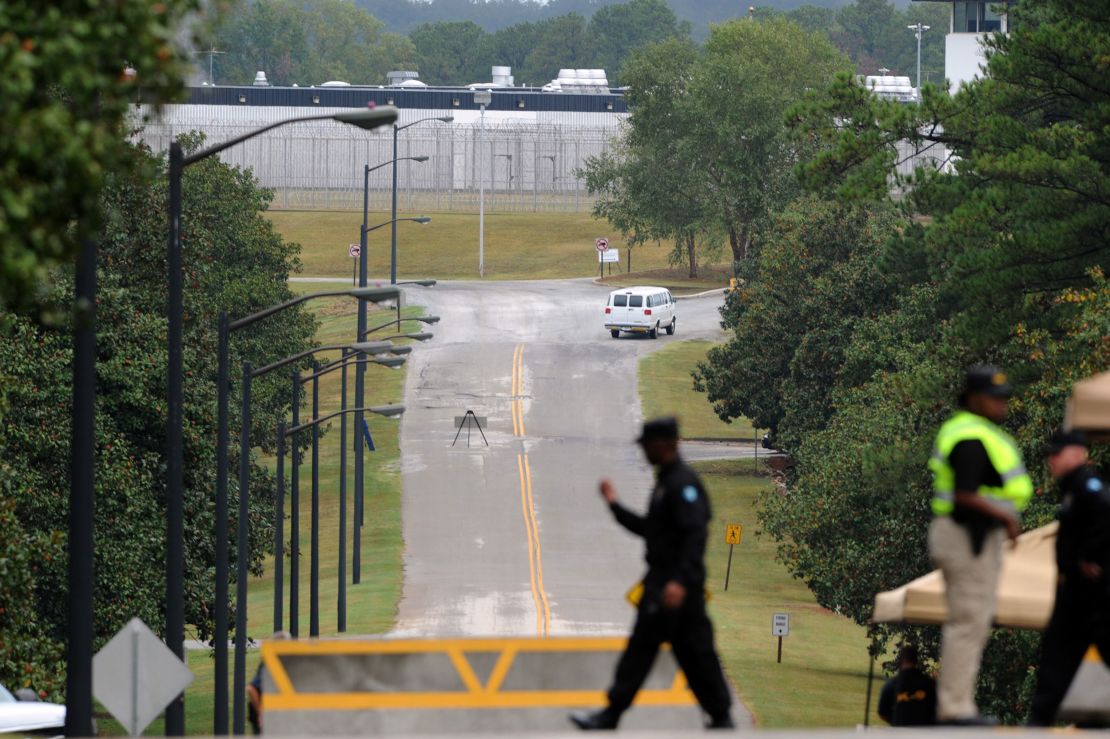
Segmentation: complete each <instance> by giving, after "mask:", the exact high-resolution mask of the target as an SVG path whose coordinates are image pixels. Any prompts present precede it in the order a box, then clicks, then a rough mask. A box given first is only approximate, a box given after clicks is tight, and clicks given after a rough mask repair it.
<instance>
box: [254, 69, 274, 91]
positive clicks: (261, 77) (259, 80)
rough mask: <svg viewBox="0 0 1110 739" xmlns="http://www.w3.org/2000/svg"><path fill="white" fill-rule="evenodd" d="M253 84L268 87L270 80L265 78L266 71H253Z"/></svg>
mask: <svg viewBox="0 0 1110 739" xmlns="http://www.w3.org/2000/svg"><path fill="white" fill-rule="evenodd" d="M254 86H255V87H269V86H270V82H269V80H267V79H266V73H265V72H263V71H262V70H261V69H260V70H258V71H257V72H255V73H254Z"/></svg>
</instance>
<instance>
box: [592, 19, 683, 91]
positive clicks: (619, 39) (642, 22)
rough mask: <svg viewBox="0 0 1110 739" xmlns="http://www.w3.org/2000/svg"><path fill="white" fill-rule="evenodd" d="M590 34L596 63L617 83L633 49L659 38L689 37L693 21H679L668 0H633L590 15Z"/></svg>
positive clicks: (611, 82) (611, 80) (659, 39)
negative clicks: (665, 0)
mask: <svg viewBox="0 0 1110 739" xmlns="http://www.w3.org/2000/svg"><path fill="white" fill-rule="evenodd" d="M589 35H590V39H591V44H592V45H593V48H594V59H593V61H594V64H596V65H597V66H598V67H600V68H602V69H605V70H607V74H608V78H609V82H610V84H614V83H619V82H620V69H621V67H622V65H623V64H624V62H625V60H626V59H627V58H628V56H629V55H630V54H631V53H632V52H634V51H635V50H637V49H639V48H641V47H643V46H644V45H646V44H649V43H654V42H656V41H663V40H665V39H668V38H684V37H688V36H689V35H690V24H689V23H687V22H682V21H679V20H678V16H676V15H675V13H674V11H673V10H671V9H670V7H669V6H668V5H667V3H666V2H664V0H630V2H627V3H623V4H619V5H607V6H605V7H602V8H598V10H597V12H596V13H594V15H593V17H592V18H590V24H589Z"/></svg>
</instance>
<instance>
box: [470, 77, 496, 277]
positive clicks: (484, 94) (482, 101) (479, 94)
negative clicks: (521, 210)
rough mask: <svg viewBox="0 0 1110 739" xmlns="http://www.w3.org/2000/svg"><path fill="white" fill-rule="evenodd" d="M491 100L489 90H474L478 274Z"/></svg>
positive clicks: (481, 271) (482, 272)
mask: <svg viewBox="0 0 1110 739" xmlns="http://www.w3.org/2000/svg"><path fill="white" fill-rule="evenodd" d="M492 100H493V93H491V92H490V91H489V90H475V91H474V102H476V103H478V108H479V109H480V110H481V125H480V126H479V128H478V131H479V133H478V156H477V158H476V161H477V163H478V276H479V277H485V276H486V175H485V159H484V157H483V155H482V149H483V148H484V146H485V143H486V106H487V105H489V104H490V102H491V101H492Z"/></svg>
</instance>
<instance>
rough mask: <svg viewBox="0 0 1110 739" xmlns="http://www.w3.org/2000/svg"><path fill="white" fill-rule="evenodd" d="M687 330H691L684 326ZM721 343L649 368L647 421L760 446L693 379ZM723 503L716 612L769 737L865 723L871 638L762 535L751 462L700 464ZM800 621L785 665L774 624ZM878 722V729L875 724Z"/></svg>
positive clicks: (728, 653)
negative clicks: (667, 420)
mask: <svg viewBox="0 0 1110 739" xmlns="http://www.w3.org/2000/svg"><path fill="white" fill-rule="evenodd" d="M679 325H680V326H681V324H679ZM710 346H712V344H711V343H709V342H706V341H684V342H676V343H673V344H670V345H669V346H667V347H666V348H664V349H662V350H661V351H658V352H655V353H653V354H651V355H648V356H647V357H645V358H644V359H642V360H641V361H640V367H639V381H640V399H641V403H642V404H643V409H644V415H645V416H647V417H651V416H656V415H669V414H674V415H677V416H678V417H679V420H680V423H681V429H682V434H683V437H685V438H694V437H701V438H737V437H745V438H750V437H751V435H752V429H751V425H750V424H749V423H747V422H746V421H744V420H743V419H738V420H737V421H736V422H734V423H732V424H725V423H724V422H722V421H721V420H720V419H718V418H717V416H716V415H715V414H714V413H713V410H712V408H711V407H710V405H709V403H708V402H707V401H706V399H705V396H704V395H701V394H700V393H696V392H695V391H694V389H693V386H692V384H691V380H690V371H691V370H692V369H693V367H694V365H695V364H696V363H697V362H698V361H699V360H701V359H704V358H705V353H706V352H707V351H708V350H709V348H710ZM696 467H697V469H698V470H699V472H701V474H702V475H703V476H704V480H705V483H706V485H707V486H708V488H709V492H710V495H711V496H712V499H713V513H714V520H713V524H712V528H711V530H710V538H709V549H708V552H707V554H706V557H707V563H708V567H709V588H710V589H711V590H712V591H713V593H714V597H713V600H712V601H711V603H710V611H711V614H712V616H713V621H714V624H715V626H716V629H717V645H718V648H719V649H720V653H721V659H722V661H723V663H724V667H725V671H726V672H727V673H728V675H729V678H730V679H731V680H732V682H733V684H734V685H735V686H736V689H737V691H738V692H739V694H740V697H741V699H742V700H743V701H744V703H745V705H747V707H748V708H749V709H750V710H751V711H752V713H753V714H754V715H755V719H756V723H757V724H758V725H759V726H760V727H762V728H800V727H818V726H821V727H837V726H840V727H843V726H854V725H855V724H857V723H860V722H862V719H863V710H864V705H863V704H864V698H865V693H866V689H867V639H866V633H865V630H864V629H863V628H861V627H859V626H857V625H856V624H854V623H852V622H851V621H849V620H848V619H846V618H844V617H842V616H838V615H836V614H835V613H832V612H831V611H827V610H825V609H823V608H821V607H820V606H818V605H817V603H816V602H815V601H814V598H813V595H812V594H811V593H810V592H809V590H808V589H807V588H806V587H805V585H804V584H803V583H802V582H800V581H799V580H796V579H794V578H792V577H791V576H790V574H789V573H788V572H787V570H786V568H785V567H784V566H783V565H782V564H780V563H779V562H778V561H776V559H775V544H774V542H773V541H771V539H770V538H769V537H766V536H761V535H759V533H758V526H757V523H756V510H757V497H758V495H759V494H760V492H762V491H764V490H766V489H767V488H768V487H769V486H770V485H771V482H770V480H769V478H767V477H759V476H753V475H752V474H751V472H752V463H751V462H750V461H748V460H735V461H730V462H705V463H699V464H698V465H696ZM729 523H739V524H741V525H742V526H743V531H744V533H743V538H742V540H741V543H740V544H739V545H738V546H737V547H736V548H735V550H734V553H733V561H732V573H731V577H730V582H729V589H728V590H727V591H725V590H724V589H723V588H724V580H725V569H726V566H727V562H728V545H726V544H725V525H726V524H729ZM774 613H788V614H790V636H789V637H787V638H786V639H784V644H783V660H782V663H781V664H778V663H776V650H777V645H778V641H777V639H775V638H774V637H772V636H771V616H772V614H774ZM872 720H873V721H874V720H876V718H875V717H874V716H873V717H872Z"/></svg>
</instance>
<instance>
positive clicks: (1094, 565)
mask: <svg viewBox="0 0 1110 739" xmlns="http://www.w3.org/2000/svg"><path fill="white" fill-rule="evenodd" d="M1045 456H1046V458H1047V461H1048V471H1049V472H1050V473H1051V474H1052V477H1053V478H1055V479H1056V480H1057V481H1058V482H1059V484H1060V514H1059V518H1060V528H1059V529H1058V530H1057V532H1056V566H1057V569H1058V571H1059V575H1058V577H1057V581H1056V604H1055V606H1054V608H1053V610H1052V618H1051V619H1050V620H1049V622H1048V628H1047V629H1046V630H1045V633H1044V640H1043V641H1042V642H1041V664H1040V666H1039V668H1038V669H1037V690H1036V692H1035V693H1034V694H1033V712H1032V718H1031V720H1030V723H1031V724H1032V725H1034V726H1049V725H1051V724H1052V723H1053V722H1054V721H1055V720H1056V709H1057V708H1059V706H1060V703H1061V702H1062V701H1063V700H1064V696H1065V695H1066V694H1067V691H1068V686H1069V685H1071V681H1072V678H1074V677H1075V673H1076V672H1078V670H1079V665H1080V663H1082V661H1083V655H1084V654H1085V653H1086V652H1087V649H1088V648H1089V647H1090V646H1091V645H1092V644H1094V645H1096V646H1097V647H1098V649H1099V653H1100V654H1101V655H1102V659H1103V661H1104V662H1106V663H1107V664H1108V665H1110V487H1108V486H1107V485H1106V483H1105V482H1104V481H1103V479H1102V478H1101V477H1099V474H1098V472H1096V471H1095V469H1094V468H1093V467H1091V465H1090V464H1089V463H1088V457H1087V440H1086V439H1085V438H1084V437H1083V435H1082V434H1080V433H1078V432H1074V431H1071V432H1068V431H1057V432H1056V433H1055V434H1053V435H1052V438H1050V439H1049V441H1048V444H1047V445H1046V447H1045Z"/></svg>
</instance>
